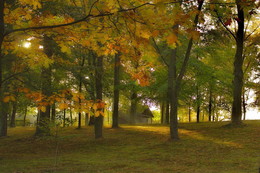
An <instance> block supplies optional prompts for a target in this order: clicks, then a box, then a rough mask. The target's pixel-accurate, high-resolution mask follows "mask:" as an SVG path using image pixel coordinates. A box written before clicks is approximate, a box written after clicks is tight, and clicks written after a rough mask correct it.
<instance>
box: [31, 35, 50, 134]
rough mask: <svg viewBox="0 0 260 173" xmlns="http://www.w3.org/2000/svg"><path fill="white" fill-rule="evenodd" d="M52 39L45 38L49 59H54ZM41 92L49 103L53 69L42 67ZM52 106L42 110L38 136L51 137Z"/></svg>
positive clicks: (37, 128) (44, 45)
mask: <svg viewBox="0 0 260 173" xmlns="http://www.w3.org/2000/svg"><path fill="white" fill-rule="evenodd" d="M52 41H53V40H52V39H51V38H50V37H48V36H46V35H44V38H43V47H44V53H45V54H46V55H47V57H48V58H50V59H51V58H52V56H53V47H52V44H51V43H52ZM40 78H41V92H42V94H43V95H44V96H45V97H46V98H45V100H43V101H44V102H48V97H50V96H51V94H52V91H51V90H52V89H51V67H50V66H49V67H42V71H41V77H40ZM50 111H51V106H50V105H49V104H48V105H47V106H46V110H45V111H42V110H40V114H39V119H38V124H37V127H36V132H35V135H36V136H48V135H50V127H49V123H50V115H51V112H50Z"/></svg>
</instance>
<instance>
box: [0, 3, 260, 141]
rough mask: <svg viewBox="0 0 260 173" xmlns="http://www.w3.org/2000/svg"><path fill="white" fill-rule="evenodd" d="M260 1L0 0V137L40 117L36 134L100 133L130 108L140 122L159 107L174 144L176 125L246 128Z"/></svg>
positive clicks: (254, 84)
mask: <svg viewBox="0 0 260 173" xmlns="http://www.w3.org/2000/svg"><path fill="white" fill-rule="evenodd" d="M259 6H260V4H259V1H257V0H235V1H232V0H230V1H229V0H227V1H226V0H207V1H206V0H197V1H196V0H187V1H176V0H174V1H172V0H150V1H147V0H138V1H137V0H128V1H125V0H107V1H105V0H31V1H30V0H8V1H5V0H1V1H0V46H1V52H0V102H1V104H0V136H2V137H3V136H7V134H8V129H9V128H8V127H15V126H16V125H17V124H16V123H17V120H16V119H17V118H18V117H20V119H21V117H22V120H23V121H22V123H21V125H24V126H26V125H27V124H28V120H27V118H28V117H29V116H34V117H35V119H36V120H37V123H36V131H35V135H36V136H48V135H51V129H52V128H53V127H54V126H64V127H65V126H72V125H74V126H77V128H79V129H80V128H81V126H82V125H93V127H94V132H95V138H102V137H103V134H102V131H103V123H104V119H105V120H106V122H107V121H108V120H107V119H109V117H112V118H111V119H110V121H108V123H109V124H110V125H111V126H112V128H118V127H119V126H120V124H119V121H118V120H119V118H120V117H119V116H120V115H121V114H120V112H124V114H126V115H127V116H129V119H130V120H131V123H132V124H135V123H136V122H135V120H136V116H137V113H138V112H142V111H143V110H145V109H147V107H150V108H151V107H156V108H157V109H160V114H157V115H156V116H157V121H156V122H157V123H162V124H169V131H170V133H169V134H170V138H171V139H172V140H178V139H179V135H178V121H182V122H194V121H195V122H198V123H199V122H201V121H222V120H231V121H230V124H229V126H243V123H242V120H243V119H246V111H247V108H248V107H256V108H258V109H259V97H260V90H259V88H260V87H259V70H260V69H259V68H260V66H259V63H260V58H259V55H260V54H259V42H260V38H259V36H260V35H259V33H260V23H259ZM252 93H254V94H253V95H252ZM252 97H253V102H251V103H250V104H248V100H249V99H251V100H252ZM75 116H76V118H75ZM107 117H108V118H107ZM111 120H112V123H111ZM84 121H85V122H84Z"/></svg>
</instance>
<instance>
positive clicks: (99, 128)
mask: <svg viewBox="0 0 260 173" xmlns="http://www.w3.org/2000/svg"><path fill="white" fill-rule="evenodd" d="M95 77H96V99H97V101H98V102H102V93H103V84H102V78H103V57H97V63H96V69H95ZM102 137H103V116H102V115H99V116H98V117H95V138H96V139H99V138H102Z"/></svg>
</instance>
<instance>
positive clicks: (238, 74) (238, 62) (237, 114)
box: [231, 0, 245, 124]
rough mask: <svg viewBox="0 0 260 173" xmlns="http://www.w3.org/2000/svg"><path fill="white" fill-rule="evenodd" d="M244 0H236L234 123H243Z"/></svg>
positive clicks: (232, 118)
mask: <svg viewBox="0 0 260 173" xmlns="http://www.w3.org/2000/svg"><path fill="white" fill-rule="evenodd" d="M241 3H242V0H236V5H237V12H238V19H237V24H238V29H237V32H236V54H235V61H234V79H233V103H232V116H231V120H232V124H241V123H242V122H241V118H242V109H241V108H242V87H243V69H242V67H243V61H244V58H243V49H244V21H245V19H244V9H243V7H242V5H243V4H241Z"/></svg>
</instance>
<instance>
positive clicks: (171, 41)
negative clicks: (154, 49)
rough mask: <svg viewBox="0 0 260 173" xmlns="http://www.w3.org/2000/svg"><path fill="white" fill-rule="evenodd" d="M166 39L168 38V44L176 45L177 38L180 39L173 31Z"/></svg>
mask: <svg viewBox="0 0 260 173" xmlns="http://www.w3.org/2000/svg"><path fill="white" fill-rule="evenodd" d="M166 40H167V43H168V45H175V44H176V42H177V40H178V37H177V36H176V35H175V34H173V33H171V34H170V35H169V36H168V37H167V38H166Z"/></svg>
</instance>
